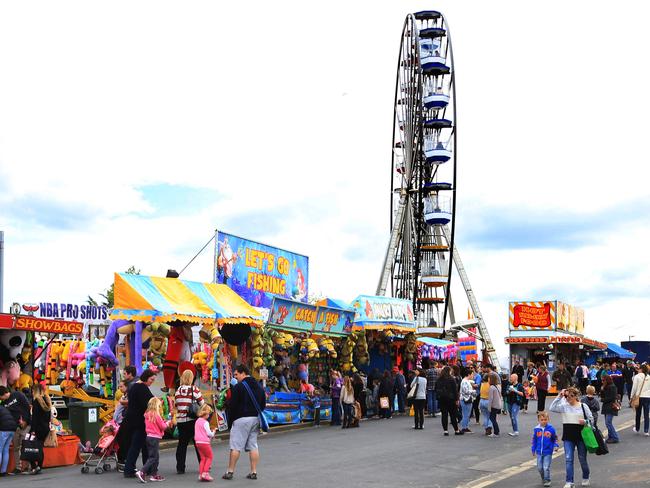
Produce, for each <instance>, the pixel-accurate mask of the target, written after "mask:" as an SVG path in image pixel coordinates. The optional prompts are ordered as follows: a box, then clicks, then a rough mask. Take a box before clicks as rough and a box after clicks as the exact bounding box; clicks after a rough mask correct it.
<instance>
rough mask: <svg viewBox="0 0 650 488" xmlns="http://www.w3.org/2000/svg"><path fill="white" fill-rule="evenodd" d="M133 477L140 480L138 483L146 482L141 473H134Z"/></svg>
mask: <svg viewBox="0 0 650 488" xmlns="http://www.w3.org/2000/svg"><path fill="white" fill-rule="evenodd" d="M135 477H136V478H138V479H139V480H140V483H146V482H147V480H146V479H145V477H144V473H143V472H142V471H136V472H135Z"/></svg>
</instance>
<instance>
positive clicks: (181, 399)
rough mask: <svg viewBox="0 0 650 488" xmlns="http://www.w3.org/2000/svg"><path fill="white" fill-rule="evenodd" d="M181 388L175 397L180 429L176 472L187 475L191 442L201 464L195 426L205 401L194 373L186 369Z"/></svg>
mask: <svg viewBox="0 0 650 488" xmlns="http://www.w3.org/2000/svg"><path fill="white" fill-rule="evenodd" d="M180 383H181V384H180V386H179V387H178V390H176V394H175V395H174V399H175V401H174V403H175V405H176V425H177V427H178V445H177V446H176V472H177V473H178V474H183V473H185V459H186V458H187V446H188V445H189V443H190V441H192V444H194V450H195V451H196V460H197V462H199V463H200V462H201V457H200V455H199V450H198V449H197V447H196V443H195V442H194V424H195V423H196V419H197V415H196V414H197V412H198V411H199V409H200V408H201V407H202V406H203V404H204V403H205V401H204V400H203V396H202V395H201V390H199V389H198V388H197V387H196V386H195V385H194V373H193V372H192V371H191V370H189V369H186V370H185V371H183V373H182V374H181V380H180Z"/></svg>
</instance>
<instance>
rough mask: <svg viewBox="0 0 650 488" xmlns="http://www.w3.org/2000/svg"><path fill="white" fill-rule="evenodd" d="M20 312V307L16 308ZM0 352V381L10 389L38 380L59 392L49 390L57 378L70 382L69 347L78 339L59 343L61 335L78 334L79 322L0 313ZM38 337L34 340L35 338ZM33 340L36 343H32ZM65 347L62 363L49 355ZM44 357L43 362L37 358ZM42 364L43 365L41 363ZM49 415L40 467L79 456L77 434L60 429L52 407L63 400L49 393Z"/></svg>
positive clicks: (66, 462)
mask: <svg viewBox="0 0 650 488" xmlns="http://www.w3.org/2000/svg"><path fill="white" fill-rule="evenodd" d="M16 311H17V312H20V310H16ZM0 329H1V330H0V344H1V346H0V355H2V358H1V360H2V372H1V374H0V384H2V385H3V386H7V387H9V388H12V389H14V390H19V391H20V390H23V391H24V390H28V389H29V388H30V387H31V386H32V384H33V383H34V382H35V381H36V382H40V383H42V384H44V385H46V386H48V387H49V388H48V391H49V392H50V393H51V394H54V395H57V394H60V392H59V391H57V390H53V389H51V387H53V386H55V385H57V384H58V382H59V378H60V377H61V376H62V377H63V378H65V379H64V380H63V381H61V383H62V384H64V383H65V382H66V381H68V382H71V381H72V380H71V379H70V378H71V369H72V367H71V359H70V356H69V355H70V354H71V352H70V348H71V347H72V353H74V347H73V346H74V345H76V344H78V343H79V342H82V341H77V340H76V339H72V340H69V341H66V343H65V345H63V343H62V341H61V337H78V336H80V335H81V333H82V329H83V324H82V323H80V322H74V321H67V320H57V319H44V318H41V317H34V316H31V315H20V314H15V315H11V314H0ZM36 337H38V339H35V338H36ZM35 341H36V344H34V342H35ZM53 344H54V349H55V350H59V349H60V350H61V351H63V350H66V352H67V357H66V363H63V364H61V363H60V362H59V361H57V360H56V358H54V357H53V355H52V354H51V352H50V350H51V349H52V345H53ZM43 357H45V358H46V360H45V361H41V359H42V358H43ZM43 363H44V365H42V364H43ZM52 400H53V402H52V403H53V406H54V408H53V410H52V412H53V415H52V419H51V421H50V430H51V433H52V434H54V435H51V436H49V437H48V440H47V442H46V444H45V446H44V448H43V467H54V466H67V465H71V464H76V463H79V462H80V461H81V459H80V457H79V449H78V445H79V441H80V439H79V437H77V436H76V435H70V433H69V432H66V430H65V429H64V428H63V425H62V423H61V421H60V420H59V419H58V416H57V409H56V407H57V406H58V407H63V408H65V403H63V401H62V400H61V399H60V398H59V397H57V396H53V398H52ZM9 454H10V457H9V467H8V469H9V470H10V471H11V470H13V467H14V465H15V460H14V458H13V454H14V450H13V449H10V450H9Z"/></svg>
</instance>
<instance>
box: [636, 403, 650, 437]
mask: <svg viewBox="0 0 650 488" xmlns="http://www.w3.org/2000/svg"><path fill="white" fill-rule="evenodd" d="M641 410H643V432H644V433H646V434H647V433H648V427H649V426H650V415H649V413H648V412H649V411H650V398H639V408H637V409H636V431H637V432H639V431H640V430H641Z"/></svg>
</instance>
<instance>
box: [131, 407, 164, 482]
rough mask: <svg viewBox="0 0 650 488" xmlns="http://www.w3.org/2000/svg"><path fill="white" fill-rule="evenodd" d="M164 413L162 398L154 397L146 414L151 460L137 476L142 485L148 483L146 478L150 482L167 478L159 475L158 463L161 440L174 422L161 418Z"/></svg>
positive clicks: (148, 460) (147, 442) (145, 423)
mask: <svg viewBox="0 0 650 488" xmlns="http://www.w3.org/2000/svg"><path fill="white" fill-rule="evenodd" d="M161 411H162V402H161V401H160V398H156V397H153V398H152V399H150V400H149V403H148V404H147V410H146V411H145V412H144V426H145V430H146V431H147V440H146V445H147V452H148V453H149V458H148V459H147V462H146V463H145V464H144V466H142V469H141V470H140V471H136V473H135V475H136V476H137V477H138V479H139V480H140V482H141V483H146V482H147V480H146V477H147V476H149V481H164V480H165V478H164V477H162V476H160V475H159V474H158V462H159V461H160V439H162V437H163V434H164V433H165V430H167V429H168V428H169V427H171V424H172V422H171V421H170V422H165V421H164V420H163V419H162V417H161V416H160V412H161Z"/></svg>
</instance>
